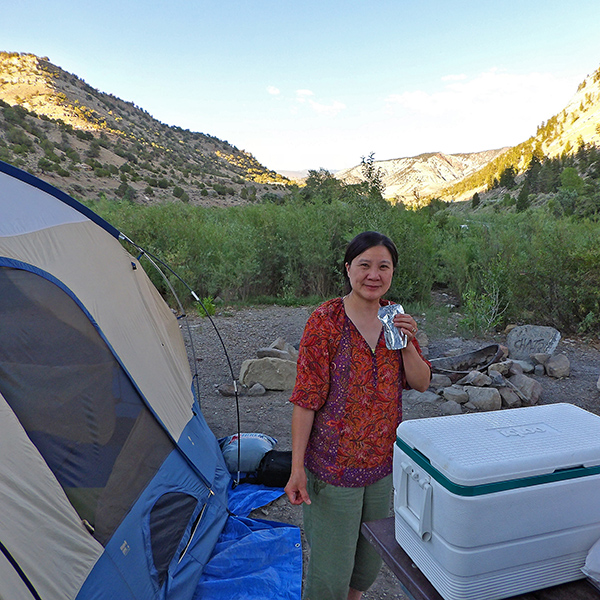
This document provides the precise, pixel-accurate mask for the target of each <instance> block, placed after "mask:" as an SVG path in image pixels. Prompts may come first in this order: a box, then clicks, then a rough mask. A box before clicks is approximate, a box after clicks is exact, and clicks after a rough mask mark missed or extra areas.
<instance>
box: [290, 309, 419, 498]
mask: <svg viewBox="0 0 600 600" xmlns="http://www.w3.org/2000/svg"><path fill="white" fill-rule="evenodd" d="M381 304H382V305H384V304H389V302H387V301H385V300H382V301H381ZM413 344H414V345H415V346H416V348H417V350H418V352H419V354H421V349H420V348H419V345H418V343H417V341H416V340H413ZM421 356H422V354H421ZM408 387H409V386H408V384H407V382H406V377H405V376H404V369H403V362H402V353H401V352H400V351H399V350H388V349H387V348H386V345H385V339H384V335H383V331H382V332H381V335H380V336H379V341H378V343H377V347H376V348H375V352H373V351H372V350H371V348H370V347H369V345H368V344H367V342H366V340H365V339H364V338H363V336H362V335H361V334H360V333H359V331H358V329H357V328H356V327H355V326H354V323H352V321H351V320H350V319H349V318H348V317H347V315H346V311H345V310H344V303H343V300H342V298H335V299H333V300H329V301H327V302H325V303H324V304H322V305H321V306H320V307H319V308H317V309H316V310H315V311H314V312H313V313H312V315H311V316H310V317H309V319H308V322H307V324H306V327H305V329H304V334H303V336H302V340H301V342H300V355H299V358H298V374H297V377H296V385H295V387H294V391H293V392H292V396H291V398H290V402H293V403H294V404H297V405H298V406H301V407H303V408H308V409H310V410H314V411H316V412H315V419H314V423H313V427H312V431H311V434H310V438H309V441H308V446H307V448H306V455H305V465H306V467H307V468H308V469H309V470H310V471H312V472H313V473H314V474H315V475H317V477H319V478H320V479H322V480H323V481H325V482H327V483H330V484H332V485H337V486H343V487H362V486H365V485H370V484H372V483H375V482H376V481H378V480H379V479H381V478H383V477H385V476H386V475H389V474H390V473H391V472H392V456H393V448H394V443H395V441H396V428H397V427H398V425H399V424H400V421H401V420H402V389H403V388H408Z"/></svg>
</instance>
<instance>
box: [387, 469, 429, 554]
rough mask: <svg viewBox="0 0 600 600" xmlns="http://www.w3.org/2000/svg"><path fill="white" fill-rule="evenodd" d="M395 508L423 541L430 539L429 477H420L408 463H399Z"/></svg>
mask: <svg viewBox="0 0 600 600" xmlns="http://www.w3.org/2000/svg"><path fill="white" fill-rule="evenodd" d="M400 467H401V473H400V485H399V488H398V490H397V492H396V493H397V498H396V499H397V503H396V510H397V512H398V514H399V515H400V516H401V517H402V518H403V519H404V520H405V521H406V522H407V523H408V524H409V525H410V527H411V528H412V529H413V530H414V531H415V532H416V534H417V535H418V536H419V537H420V538H421V539H422V540H423V541H424V542H428V541H429V540H430V539H431V496H432V493H433V488H432V487H431V484H430V483H429V482H430V479H429V477H421V476H420V475H419V473H417V471H415V470H414V469H413V468H412V466H411V465H409V464H408V463H405V462H403V463H401V464H400Z"/></svg>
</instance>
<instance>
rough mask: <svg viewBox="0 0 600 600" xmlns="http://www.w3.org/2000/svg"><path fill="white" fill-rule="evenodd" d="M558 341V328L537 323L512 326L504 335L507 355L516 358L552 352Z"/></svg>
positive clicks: (527, 357) (526, 357)
mask: <svg viewBox="0 0 600 600" xmlns="http://www.w3.org/2000/svg"><path fill="white" fill-rule="evenodd" d="M559 341H560V332H559V331H558V330H556V329H554V327H541V326H538V325H522V326H519V327H514V328H513V329H511V330H510V331H509V333H508V335H507V336H506V342H507V345H508V352H509V356H510V358H513V359H517V360H528V359H529V357H530V356H531V355H532V354H539V353H544V354H552V353H553V352H554V351H555V350H556V347H557V346H558V342H559Z"/></svg>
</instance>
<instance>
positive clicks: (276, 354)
mask: <svg viewBox="0 0 600 600" xmlns="http://www.w3.org/2000/svg"><path fill="white" fill-rule="evenodd" d="M256 356H257V358H280V359H281V360H292V356H291V355H290V353H289V352H286V351H285V350H280V349H279V348H259V349H258V350H257V351H256Z"/></svg>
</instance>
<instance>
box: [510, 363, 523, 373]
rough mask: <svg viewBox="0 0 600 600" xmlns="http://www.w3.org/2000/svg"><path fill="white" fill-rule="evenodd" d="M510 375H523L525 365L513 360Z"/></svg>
mask: <svg viewBox="0 0 600 600" xmlns="http://www.w3.org/2000/svg"><path fill="white" fill-rule="evenodd" d="M508 374H509V375H522V374H523V367H522V366H521V365H520V364H519V363H518V362H513V361H511V363H510V369H509V370H508Z"/></svg>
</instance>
